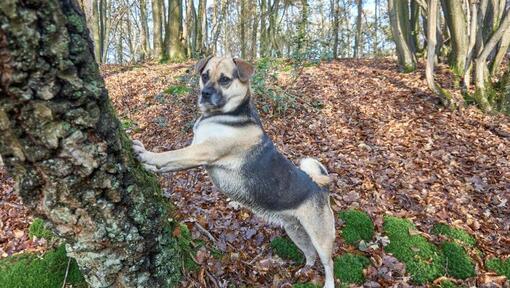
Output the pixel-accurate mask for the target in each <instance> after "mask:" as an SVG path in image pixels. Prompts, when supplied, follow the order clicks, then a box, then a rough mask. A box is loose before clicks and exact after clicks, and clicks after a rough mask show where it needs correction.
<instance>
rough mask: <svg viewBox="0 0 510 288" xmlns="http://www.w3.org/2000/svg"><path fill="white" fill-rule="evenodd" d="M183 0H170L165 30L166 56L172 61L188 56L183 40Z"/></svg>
mask: <svg viewBox="0 0 510 288" xmlns="http://www.w3.org/2000/svg"><path fill="white" fill-rule="evenodd" d="M181 23H182V0H169V3H168V23H167V27H166V31H165V34H166V35H165V39H167V41H166V42H167V43H165V46H166V47H165V49H166V51H167V52H166V56H167V57H168V60H170V61H180V60H183V59H185V58H186V51H185V48H184V45H183V43H182V41H181V31H182V30H181Z"/></svg>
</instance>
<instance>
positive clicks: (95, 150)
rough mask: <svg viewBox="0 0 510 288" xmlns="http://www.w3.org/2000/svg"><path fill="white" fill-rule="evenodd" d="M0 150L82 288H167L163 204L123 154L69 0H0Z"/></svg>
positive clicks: (172, 278) (169, 249)
mask: <svg viewBox="0 0 510 288" xmlns="http://www.w3.org/2000/svg"><path fill="white" fill-rule="evenodd" d="M0 23H2V25H1V26H0V74H1V75H2V77H1V78H0V134H1V135H2V137H0V155H1V157H2V158H3V160H4V162H5V165H6V168H7V171H8V173H9V174H10V175H11V176H12V177H13V178H14V179H15V181H16V191H17V193H18V194H19V195H20V197H21V198H22V199H23V203H24V204H25V205H27V206H28V207H29V208H30V209H31V211H33V213H34V214H36V215H38V216H39V217H43V218H45V219H47V220H48V221H49V222H50V223H52V225H53V227H54V231H55V232H56V233H57V235H58V236H60V237H62V238H63V239H65V241H66V242H67V244H68V245H67V246H66V249H67V252H68V254H69V256H71V257H73V258H75V259H76V260H77V262H78V265H79V266H80V269H81V271H82V272H83V273H84V276H85V278H86V280H87V282H88V283H89V285H90V286H91V287H166V286H174V285H176V284H177V283H178V281H179V275H180V263H181V261H182V258H180V257H181V256H180V255H179V254H180V252H179V251H180V250H179V248H178V247H179V246H178V245H177V241H176V239H175V238H173V237H172V235H171V231H172V229H173V228H172V225H174V224H173V223H171V222H169V221H170V220H169V219H170V218H171V209H170V207H169V205H168V204H166V202H165V201H164V200H163V199H162V197H161V196H160V195H161V191H160V187H159V184H158V182H157V180H156V178H155V177H154V176H152V175H151V174H149V173H148V172H146V171H145V170H143V169H142V167H141V165H140V164H139V162H138V161H136V160H135V158H134V156H133V153H132V152H131V141H130V140H129V138H128V137H127V135H126V134H125V133H124V132H123V131H122V129H121V125H120V123H119V121H118V120H117V119H116V117H115V112H114V110H113V108H112V106H111V103H110V100H109V98H108V94H107V91H106V89H105V88H104V83H103V80H102V79H101V77H100V74H99V71H98V65H97V64H96V62H95V61H94V58H93V51H94V48H93V45H92V42H91V40H90V38H89V32H88V30H87V28H86V24H85V21H84V18H83V14H82V13H81V11H80V10H79V8H78V6H77V4H76V3H75V2H74V1H69V0H61V1H58V0H32V1H30V2H27V1H22V0H4V1H1V2H0Z"/></svg>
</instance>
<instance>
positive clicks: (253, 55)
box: [250, 0, 260, 60]
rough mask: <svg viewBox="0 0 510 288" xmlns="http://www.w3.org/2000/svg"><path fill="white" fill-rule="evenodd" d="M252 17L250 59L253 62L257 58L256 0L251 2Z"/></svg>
mask: <svg viewBox="0 0 510 288" xmlns="http://www.w3.org/2000/svg"><path fill="white" fill-rule="evenodd" d="M252 15H253V27H252V29H251V53H250V58H251V59H252V60H253V59H255V58H257V32H258V31H257V29H258V24H259V18H260V17H257V0H252Z"/></svg>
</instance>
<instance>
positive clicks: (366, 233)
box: [339, 209, 374, 245]
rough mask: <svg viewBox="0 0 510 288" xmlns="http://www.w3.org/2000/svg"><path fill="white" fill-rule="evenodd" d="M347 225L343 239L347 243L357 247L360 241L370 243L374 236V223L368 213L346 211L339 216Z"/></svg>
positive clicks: (343, 229)
mask: <svg viewBox="0 0 510 288" xmlns="http://www.w3.org/2000/svg"><path fill="white" fill-rule="evenodd" d="M339 216H340V219H342V220H343V221H344V223H345V226H344V227H343V228H342V232H341V233H342V237H343V238H344V240H345V242H346V243H348V244H351V245H356V244H357V243H358V242H359V241H361V240H365V241H370V240H371V239H372V237H373V236H374V223H372V220H371V219H370V217H369V216H368V214H367V213H365V212H362V211H358V210H352V209H351V210H346V211H342V212H340V214H339Z"/></svg>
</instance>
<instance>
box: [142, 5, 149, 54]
mask: <svg viewBox="0 0 510 288" xmlns="http://www.w3.org/2000/svg"><path fill="white" fill-rule="evenodd" d="M140 23H141V24H140V26H141V35H140V38H141V39H140V40H141V42H142V51H141V53H140V60H142V61H144V60H146V58H147V56H148V55H149V27H148V24H147V2H146V0H140Z"/></svg>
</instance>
